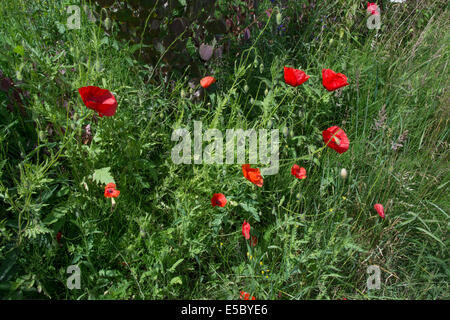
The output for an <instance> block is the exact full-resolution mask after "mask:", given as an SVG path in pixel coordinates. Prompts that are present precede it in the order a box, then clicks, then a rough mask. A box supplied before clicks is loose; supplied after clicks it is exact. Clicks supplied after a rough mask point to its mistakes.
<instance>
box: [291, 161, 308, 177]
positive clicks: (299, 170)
mask: <svg viewBox="0 0 450 320" xmlns="http://www.w3.org/2000/svg"><path fill="white" fill-rule="evenodd" d="M291 174H292V175H293V176H295V177H297V178H299V179H305V178H306V169H305V168H303V167H299V166H298V164H294V165H293V166H292V168H291Z"/></svg>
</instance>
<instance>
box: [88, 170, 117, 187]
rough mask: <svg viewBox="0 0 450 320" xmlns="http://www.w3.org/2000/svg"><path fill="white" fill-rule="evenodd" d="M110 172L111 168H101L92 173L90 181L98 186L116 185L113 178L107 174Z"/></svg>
mask: <svg viewBox="0 0 450 320" xmlns="http://www.w3.org/2000/svg"><path fill="white" fill-rule="evenodd" d="M110 170H111V167H106V168H101V169H97V170H95V171H94V174H93V175H92V180H94V182H96V183H97V184H100V185H107V184H108V183H110V182H112V183H116V182H115V181H114V178H113V176H112V175H111V173H110V172H109V171H110Z"/></svg>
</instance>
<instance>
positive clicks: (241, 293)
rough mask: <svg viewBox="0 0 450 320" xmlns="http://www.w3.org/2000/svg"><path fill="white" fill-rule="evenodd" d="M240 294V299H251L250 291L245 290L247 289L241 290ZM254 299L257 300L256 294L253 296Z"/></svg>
mask: <svg viewBox="0 0 450 320" xmlns="http://www.w3.org/2000/svg"><path fill="white" fill-rule="evenodd" d="M239 293H240V295H239V299H242V298H244V300H250V293H248V292H245V291H239ZM251 299H252V300H256V298H255V297H254V296H252V297H251Z"/></svg>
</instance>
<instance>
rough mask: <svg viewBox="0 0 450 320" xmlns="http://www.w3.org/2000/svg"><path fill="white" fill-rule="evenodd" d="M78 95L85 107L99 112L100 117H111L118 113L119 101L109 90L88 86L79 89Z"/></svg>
mask: <svg viewBox="0 0 450 320" xmlns="http://www.w3.org/2000/svg"><path fill="white" fill-rule="evenodd" d="M78 93H79V94H80V96H81V99H82V100H83V103H84V104H85V106H86V107H88V108H89V109H92V110H95V111H97V112H98V114H99V116H100V117H103V116H107V117H110V116H113V115H114V114H115V113H116V110H117V101H116V98H115V97H114V95H113V94H112V93H111V92H110V91H109V90H107V89H102V88H99V87H95V86H87V87H82V88H79V89H78Z"/></svg>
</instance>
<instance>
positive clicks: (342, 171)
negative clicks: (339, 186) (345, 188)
mask: <svg viewBox="0 0 450 320" xmlns="http://www.w3.org/2000/svg"><path fill="white" fill-rule="evenodd" d="M341 178H342V179H346V178H347V170H346V169H345V168H342V169H341Z"/></svg>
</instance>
